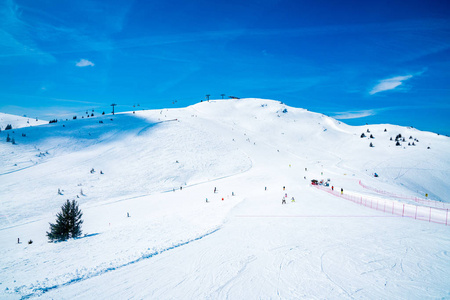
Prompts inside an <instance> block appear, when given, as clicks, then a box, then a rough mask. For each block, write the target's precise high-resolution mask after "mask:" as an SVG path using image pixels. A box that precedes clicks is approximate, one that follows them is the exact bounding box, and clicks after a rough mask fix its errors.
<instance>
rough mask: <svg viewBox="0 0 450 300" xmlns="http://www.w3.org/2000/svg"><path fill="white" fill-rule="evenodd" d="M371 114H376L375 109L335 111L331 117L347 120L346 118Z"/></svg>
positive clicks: (363, 116)
mask: <svg viewBox="0 0 450 300" xmlns="http://www.w3.org/2000/svg"><path fill="white" fill-rule="evenodd" d="M373 115H376V111H375V110H372V109H370V110H359V111H346V112H338V113H336V115H334V116H332V117H333V118H335V119H339V120H348V119H359V118H365V117H370V116H373Z"/></svg>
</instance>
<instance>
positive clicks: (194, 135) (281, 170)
mask: <svg viewBox="0 0 450 300" xmlns="http://www.w3.org/2000/svg"><path fill="white" fill-rule="evenodd" d="M284 109H286V110H287V112H286V113H283V110H284ZM0 116H1V117H4V116H5V115H4V114H2V115H0ZM13 119H14V118H11V117H10V118H9V119H8V121H7V122H11V121H10V120H13ZM18 119H20V117H18ZM100 121H101V122H102V123H100ZM2 122H3V121H2ZM30 122H31V121H30ZM7 124H9V123H7ZM20 124H22V125H24V123H23V122H22V123H20ZM20 124H19V125H16V126H17V127H15V125H14V124H13V128H18V129H17V130H14V135H13V136H14V137H15V140H16V142H17V144H16V145H12V144H11V143H6V141H5V140H6V134H5V131H2V132H1V133H0V141H1V142H0V154H1V157H2V160H1V161H0V203H1V206H0V209H1V211H0V247H1V248H0V250H1V253H2V256H1V257H0V265H1V268H2V269H1V272H0V298H2V299H21V298H44V299H47V298H57V299H77V298H78V299H85V298H101V299H107V298H108V299H123V298H139V299H143V298H150V299H174V298H177V299H199V298H207V299H225V298H232V299H236V298H237V299H244V298H245V299H254V298H264V299H271V298H282V299H293V298H320V299H323V298H334V299H336V298H345V299H346V298H348V299H351V298H399V299H427V298H447V297H450V284H449V280H448V278H450V252H449V251H448V249H450V238H449V230H450V227H449V226H446V225H445V224H436V223H433V222H425V221H421V220H415V219H414V218H411V217H408V218H402V217H401V216H398V215H393V214H390V213H385V212H383V211H379V210H378V211H377V210H373V209H370V208H368V207H365V206H361V205H357V204H355V203H353V202H351V201H347V200H345V199H344V198H340V197H336V196H334V195H332V194H330V193H326V192H324V191H322V190H319V189H316V188H314V187H312V186H311V184H310V180H311V179H319V180H320V179H325V180H326V179H328V178H329V179H330V180H331V181H330V184H331V185H333V186H334V188H335V189H336V190H340V188H343V189H344V192H345V193H346V195H347V194H348V195H357V196H358V197H365V198H367V199H380V201H395V202H398V203H404V204H408V205H419V206H422V205H423V206H425V207H428V206H427V205H425V204H421V203H418V202H414V201H411V200H408V199H412V198H411V197H417V198H425V193H427V194H428V199H427V200H434V201H438V202H439V203H443V205H447V203H448V202H449V199H448V196H447V195H448V192H449V191H450V188H449V184H448V181H447V180H446V179H447V178H448V177H449V175H450V174H449V173H450V171H449V170H450V159H449V158H450V156H449V150H450V147H449V146H450V140H449V138H448V137H445V136H438V135H436V134H434V133H431V132H421V131H418V130H416V129H414V128H406V127H400V126H395V125H389V124H380V125H367V126H349V125H346V124H344V123H342V122H339V121H336V120H334V119H332V118H329V117H327V116H324V115H321V114H317V113H313V112H309V111H307V110H304V109H299V108H294V107H288V106H286V105H284V104H282V103H280V102H278V101H273V100H263V99H236V100H212V101H209V102H202V103H198V104H196V105H193V106H190V107H186V108H181V109H163V110H145V111H136V113H132V112H129V113H120V114H116V115H114V116H112V115H105V116H98V117H92V118H86V119H77V120H69V121H59V122H58V123H53V124H48V122H45V124H42V125H39V126H33V127H27V126H26V125H25V126H22V127H23V128H19V127H20V126H21V125H20ZM25 124H27V123H26V121H25ZM33 125H34V124H33ZM2 126H3V123H2ZM367 129H369V130H370V133H372V134H373V135H374V137H375V139H369V138H367V137H366V138H360V135H361V133H362V132H365V133H366V135H367V136H369V135H370V133H369V134H367V132H366V130H367ZM384 129H386V130H387V131H386V132H385V131H384ZM22 133H24V134H25V135H26V136H22ZM399 133H401V134H402V136H404V137H405V138H406V142H403V143H402V144H403V145H402V146H401V147H398V146H395V141H390V140H389V138H390V137H393V138H394V139H395V136H396V135H397V134H399ZM409 136H412V137H413V138H416V139H418V140H419V142H416V143H415V144H416V146H407V143H408V141H409ZM370 142H372V143H373V144H374V145H375V147H373V148H370V147H369V143H370ZM428 147H430V149H427V148H428ZM92 168H94V170H95V172H93V173H91V172H90V170H91V169H92ZM100 171H102V173H103V174H101V173H100ZM375 172H376V173H378V174H379V175H380V177H378V178H374V177H373V173H375ZM305 178H306V179H305ZM360 180H361V181H362V182H363V183H364V185H366V186H369V187H372V188H374V189H378V190H383V191H386V192H389V195H387V194H384V195H381V194H377V193H376V192H374V191H373V189H367V188H364V187H363V186H362V185H360V184H359V181H360ZM283 186H285V190H283ZM215 188H217V192H216V193H214V189H215ZM266 188H267V190H266ZM58 189H60V190H61V191H62V194H63V195H59V194H58V193H57V191H58ZM81 190H82V191H83V195H82V194H81ZM285 193H286V194H287V196H288V197H287V204H286V205H282V204H281V200H282V198H283V196H284V195H285ZM392 195H404V196H406V197H403V198H401V197H392ZM291 197H295V200H296V201H295V202H291V201H290V199H291ZM408 197H410V198H408ZM66 199H76V200H77V201H78V202H79V203H80V208H81V210H82V211H83V214H84V215H83V220H84V224H83V227H82V229H83V233H84V236H83V237H81V238H79V239H75V240H74V239H72V240H69V241H66V242H60V243H48V241H47V238H46V235H45V232H46V231H48V230H49V225H48V223H49V222H54V221H55V214H56V213H57V212H58V211H59V210H60V207H61V205H62V204H63V203H64V201H65V200H66ZM206 199H208V202H206ZM127 214H128V215H129V217H128V216H127ZM17 238H20V241H21V243H20V244H18V243H17ZM30 239H31V240H32V241H33V243H32V244H28V243H27V242H28V240H30Z"/></svg>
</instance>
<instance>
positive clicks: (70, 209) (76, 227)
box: [47, 199, 83, 242]
mask: <svg viewBox="0 0 450 300" xmlns="http://www.w3.org/2000/svg"><path fill="white" fill-rule="evenodd" d="M82 216H83V213H82V212H81V210H80V209H79V208H78V203H77V202H76V201H75V200H72V202H70V201H69V199H67V201H66V203H64V205H63V206H61V212H59V213H57V214H56V223H55V224H52V223H49V224H50V232H47V237H48V239H49V240H50V241H51V242H54V241H65V240H67V239H69V238H76V237H79V236H80V235H81V224H82V223H83V220H81V217H82Z"/></svg>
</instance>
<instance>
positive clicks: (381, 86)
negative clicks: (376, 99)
mask: <svg viewBox="0 0 450 300" xmlns="http://www.w3.org/2000/svg"><path fill="white" fill-rule="evenodd" d="M412 77H413V76H412V75H406V76H397V77H392V78H388V79H383V80H381V81H380V82H379V83H378V84H377V85H376V86H374V88H373V89H372V90H371V91H370V93H369V94H371V95H373V94H376V93H379V92H384V91H389V90H393V89H395V88H396V87H398V86H400V85H402V83H403V81H406V80H408V79H410V78H412Z"/></svg>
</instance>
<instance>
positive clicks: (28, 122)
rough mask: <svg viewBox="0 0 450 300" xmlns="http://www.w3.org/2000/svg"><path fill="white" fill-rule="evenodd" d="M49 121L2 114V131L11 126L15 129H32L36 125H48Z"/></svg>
mask: <svg viewBox="0 0 450 300" xmlns="http://www.w3.org/2000/svg"><path fill="white" fill-rule="evenodd" d="M47 123H48V121H44V120H39V119H38V118H28V117H25V116H24V117H20V116H15V115H10V114H5V113H1V112H0V129H1V130H4V129H5V127H6V126H7V125H8V124H9V125H11V126H12V128H13V129H16V128H22V127H30V126H36V125H42V124H47Z"/></svg>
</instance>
